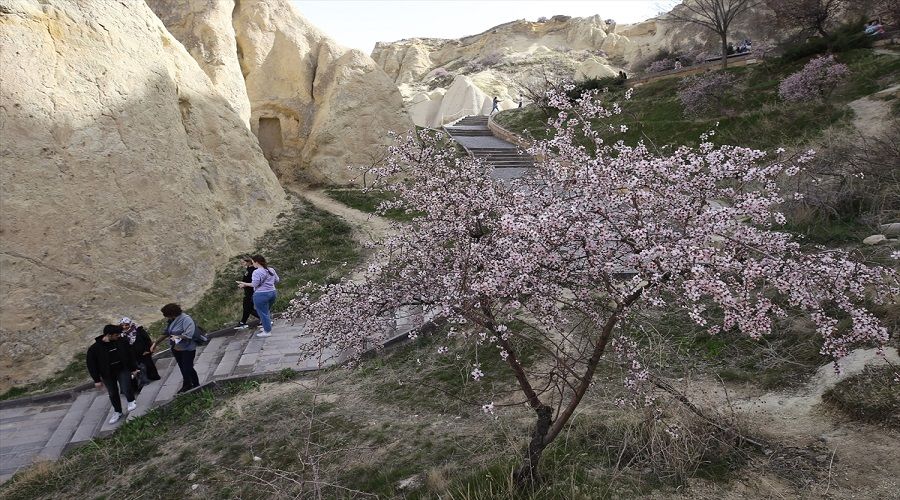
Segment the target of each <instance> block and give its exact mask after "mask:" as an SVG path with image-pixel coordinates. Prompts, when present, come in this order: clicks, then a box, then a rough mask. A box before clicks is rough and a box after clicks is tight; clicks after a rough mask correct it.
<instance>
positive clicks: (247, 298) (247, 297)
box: [241, 293, 259, 324]
mask: <svg viewBox="0 0 900 500" xmlns="http://www.w3.org/2000/svg"><path fill="white" fill-rule="evenodd" d="M250 316H256V319H259V314H257V313H256V308H255V307H253V294H252V293H245V294H244V315H243V316H241V323H244V324H246V323H247V320H248V319H250Z"/></svg>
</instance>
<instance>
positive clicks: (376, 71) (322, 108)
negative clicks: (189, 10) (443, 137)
mask: <svg viewBox="0 0 900 500" xmlns="http://www.w3.org/2000/svg"><path fill="white" fill-rule="evenodd" d="M232 22H233V26H234V29H235V32H236V35H237V42H238V49H239V53H240V54H241V58H240V62H241V68H242V69H243V73H244V77H245V82H246V85H247V93H248V96H249V98H250V105H251V109H252V116H251V120H250V123H251V127H252V129H253V131H254V132H256V134H257V136H258V137H259V142H260V146H261V147H262V149H263V152H264V153H265V154H266V157H267V158H268V159H269V160H270V162H271V164H272V166H273V168H274V169H275V170H276V172H277V173H278V174H279V178H280V179H281V180H282V182H284V183H288V184H290V183H321V182H327V183H336V184H344V183H348V182H354V181H356V182H358V180H359V173H358V172H357V171H355V170H351V169H349V168H348V167H350V166H359V165H369V164H372V162H373V161H374V160H375V159H376V158H378V157H380V156H381V154H382V152H383V150H384V148H385V147H386V146H387V145H388V144H389V143H390V142H391V137H390V134H389V132H397V133H406V132H407V131H408V130H411V129H412V128H413V124H412V121H411V120H410V118H409V115H408V114H407V113H406V111H405V109H404V104H403V99H402V98H401V95H400V92H399V90H398V89H397V86H396V85H395V84H394V83H393V82H392V80H391V79H390V78H388V76H387V74H385V72H384V71H383V70H382V69H381V68H380V67H379V66H378V65H377V64H375V62H374V61H373V60H372V59H371V58H369V57H368V56H366V55H365V54H363V53H362V52H360V51H358V50H348V49H346V48H344V47H342V46H340V45H338V44H337V43H335V42H334V41H333V40H331V39H330V38H328V37H327V36H325V35H324V34H323V33H322V32H320V31H319V30H318V29H316V28H315V27H314V26H313V25H312V24H310V23H309V21H307V20H306V19H304V18H303V17H302V16H300V15H299V14H298V13H297V12H296V11H295V10H294V9H293V8H292V7H291V6H290V4H289V3H288V2H287V1H284V0H268V1H264V0H241V1H240V2H239V3H238V7H237V9H235V11H234V16H233V20H232Z"/></svg>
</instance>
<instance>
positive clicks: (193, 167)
mask: <svg viewBox="0 0 900 500" xmlns="http://www.w3.org/2000/svg"><path fill="white" fill-rule="evenodd" d="M201 38H202V37H201ZM202 39H203V40H207V39H206V38H202ZM0 47H2V50H0V137H2V144H0V162H2V170H0V185H2V189H3V193H2V197H0V210H2V215H3V218H2V226H0V234H2V238H0V266H2V274H0V279H2V287H0V299H2V308H0V309H2V311H0V325H2V326H0V374H2V375H0V390H2V389H4V388H6V387H8V386H10V385H12V384H18V383H22V382H27V381H33V380H36V379H39V378H40V377H42V376H45V375H48V374H50V373H53V372H55V371H57V370H59V369H60V368H62V367H64V366H65V365H66V364H67V363H68V362H69V361H70V360H71V359H72V355H73V353H77V352H83V351H82V349H83V348H84V347H85V346H86V345H87V344H88V343H89V342H90V341H91V338H92V337H93V336H94V335H96V334H97V333H98V332H99V330H100V328H102V326H103V324H104V323H106V322H108V321H110V320H112V319H114V318H117V317H118V316H119V315H123V314H127V315H129V316H132V317H136V318H137V319H138V320H140V321H143V322H149V321H152V320H155V319H157V318H158V317H159V312H158V311H159V307H160V306H161V305H163V304H165V303H166V302H170V301H177V302H183V303H185V304H190V303H191V302H192V301H194V300H196V298H197V297H198V296H199V295H200V294H201V293H202V292H203V291H204V290H205V289H206V287H207V286H208V285H209V283H211V282H212V279H213V276H214V273H215V270H216V268H217V267H219V266H220V265H221V264H223V263H224V262H225V261H226V260H227V259H228V258H230V257H231V256H233V255H235V254H237V253H239V252H241V251H247V250H248V249H250V248H251V244H252V242H253V240H254V239H255V238H256V237H258V236H260V235H261V234H262V233H263V231H265V230H266V228H267V227H269V226H270V225H271V223H272V221H273V220H274V218H275V216H276V215H277V214H278V213H279V212H280V211H281V210H282V209H283V208H284V207H285V202H284V192H283V191H282V188H281V187H280V185H279V184H278V181H277V179H276V177H275V175H274V174H273V172H272V171H271V169H270V168H269V166H268V164H267V162H266V160H265V158H264V157H263V154H262V151H261V150H260V148H259V146H258V144H257V142H256V138H255V137H254V136H253V135H252V134H251V132H250V131H249V130H248V129H247V126H246V125H245V123H244V120H243V119H242V118H241V116H240V115H239V114H238V112H237V111H236V110H235V108H234V107H233V106H232V105H230V104H229V103H228V102H227V100H226V99H225V98H224V97H222V95H220V94H219V92H218V91H217V86H216V85H214V84H213V83H212V82H211V81H210V78H209V77H207V75H206V74H205V73H204V72H203V70H202V69H201V68H200V66H198V64H197V62H196V61H194V59H192V58H191V56H190V55H189V54H188V52H187V51H186V50H185V48H184V47H183V46H182V45H181V44H180V43H179V42H178V41H177V40H176V39H175V38H173V37H172V36H171V35H170V34H169V32H168V31H167V30H166V28H165V26H163V24H162V23H161V22H160V21H159V19H158V18H157V17H156V16H155V15H154V13H153V12H152V11H151V10H150V9H149V8H148V7H147V6H146V5H145V4H144V3H143V2H117V1H113V0H77V1H76V0H41V1H40V2H38V1H36V0H0ZM219 91H221V86H219ZM216 326H218V325H207V327H208V328H213V327H216Z"/></svg>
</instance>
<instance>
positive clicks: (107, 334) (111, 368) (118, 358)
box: [86, 325, 140, 424]
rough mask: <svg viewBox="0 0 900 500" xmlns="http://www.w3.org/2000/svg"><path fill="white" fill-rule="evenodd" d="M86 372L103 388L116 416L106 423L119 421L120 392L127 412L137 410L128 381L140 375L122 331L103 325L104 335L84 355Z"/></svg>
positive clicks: (120, 414) (118, 327)
mask: <svg viewBox="0 0 900 500" xmlns="http://www.w3.org/2000/svg"><path fill="white" fill-rule="evenodd" d="M86 362H87V369H88V373H90V374H91V378H92V379H93V380H94V386H95V387H97V389H99V388H101V387H103V386H106V392H107V393H109V402H110V403H112V406H113V410H115V412H114V413H113V414H112V417H110V419H109V423H110V424H114V423H116V422H118V421H119V419H120V418H122V413H123V412H122V400H121V399H120V397H119V390H120V388H121V391H122V393H124V394H125V399H127V400H128V411H134V409H135V408H137V402H135V400H134V393H133V392H132V391H131V377H132V376H134V375H137V374H138V373H140V370H139V369H138V366H137V361H136V360H135V359H134V355H133V354H132V352H131V348H130V347H129V345H128V343H127V342H126V341H125V340H124V339H123V338H122V327H121V326H119V325H106V326H104V327H103V334H102V335H100V336H98V337H96V338H94V343H93V345H91V347H89V348H88V351H87V357H86Z"/></svg>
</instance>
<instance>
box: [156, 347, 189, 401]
mask: <svg viewBox="0 0 900 500" xmlns="http://www.w3.org/2000/svg"><path fill="white" fill-rule="evenodd" d="M156 383H157V384H160V388H159V390H158V391H157V392H156V397H155V398H154V399H153V403H152V404H151V406H158V405H160V404H162V403H165V402H166V401H168V400H170V399H172V398H174V397H175V393H177V392H178V389H181V383H182V380H181V371H180V370H179V369H178V363H176V362H175V359H174V358H172V367H171V369H170V370H169V374H168V376H165V375H163V376H162V380H159V381H157V382H156Z"/></svg>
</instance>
